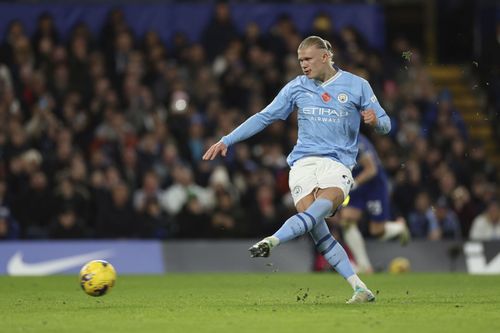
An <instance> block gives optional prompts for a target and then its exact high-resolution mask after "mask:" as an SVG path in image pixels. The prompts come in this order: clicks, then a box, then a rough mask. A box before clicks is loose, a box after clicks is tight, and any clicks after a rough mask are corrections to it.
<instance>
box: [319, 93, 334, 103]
mask: <svg viewBox="0 0 500 333" xmlns="http://www.w3.org/2000/svg"><path fill="white" fill-rule="evenodd" d="M321 98H323V101H325V102H329V101H330V100H331V99H332V98H331V97H330V95H328V93H326V92H325V93H323V95H321Z"/></svg>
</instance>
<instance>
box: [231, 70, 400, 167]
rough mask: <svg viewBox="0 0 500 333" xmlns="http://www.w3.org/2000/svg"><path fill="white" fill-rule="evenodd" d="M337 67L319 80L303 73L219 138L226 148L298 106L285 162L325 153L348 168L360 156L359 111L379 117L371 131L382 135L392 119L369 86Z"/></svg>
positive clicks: (387, 130) (289, 163)
mask: <svg viewBox="0 0 500 333" xmlns="http://www.w3.org/2000/svg"><path fill="white" fill-rule="evenodd" d="M336 69H337V73H336V74H335V75H334V76H333V77H332V78H331V79H330V80H328V81H326V82H324V83H320V82H318V81H316V80H312V79H308V78H307V77H306V76H305V75H301V76H298V77H296V78H295V79H294V80H292V81H290V82H289V83H288V84H287V85H286V86H285V87H283V89H281V91H280V92H279V94H278V95H277V96H276V98H275V99H274V100H273V101H272V102H271V104H269V105H268V106H267V107H266V108H265V109H264V110H262V111H261V112H259V113H257V114H255V115H253V116H252V117H250V118H248V119H247V120H246V121H245V122H244V123H242V124H241V125H240V126H239V127H237V128H236V129H235V130H234V131H232V132H231V133H230V134H229V135H226V136H224V137H223V138H222V141H223V142H224V144H226V145H227V146H230V145H232V144H234V143H236V142H239V141H242V140H245V139H247V138H249V137H251V136H252V135H254V134H256V133H258V132H260V131H261V130H263V129H264V128H265V127H266V126H268V125H269V124H271V123H272V122H274V121H276V120H278V119H282V120H285V119H286V118H287V117H288V116H289V115H290V113H292V112H293V111H294V109H295V107H296V108H297V109H298V114H297V117H298V140H297V144H296V145H295V146H294V148H293V150H292V152H291V153H290V155H288V158H287V162H288V165H290V166H292V165H293V164H294V163H295V161H297V160H299V159H301V158H303V157H306V156H325V157H329V158H331V159H333V160H335V161H338V162H340V163H342V164H344V165H345V166H347V167H348V168H350V169H352V168H353V167H354V165H355V164H356V155H357V154H358V147H357V145H358V134H359V126H360V121H361V113H360V112H361V111H363V110H366V109H373V110H374V111H375V113H376V115H377V117H378V125H377V127H376V128H375V130H376V131H377V132H378V133H382V134H386V133H388V132H389V131H390V129H391V123H390V119H389V117H388V116H387V114H386V113H385V111H384V109H383V108H382V107H381V106H380V104H379V102H378V100H377V98H376V97H375V94H374V93H373V90H372V88H371V87H370V84H369V83H368V82H367V81H366V80H365V79H362V78H360V77H359V76H356V75H354V74H351V73H349V72H345V71H342V70H340V69H339V68H336Z"/></svg>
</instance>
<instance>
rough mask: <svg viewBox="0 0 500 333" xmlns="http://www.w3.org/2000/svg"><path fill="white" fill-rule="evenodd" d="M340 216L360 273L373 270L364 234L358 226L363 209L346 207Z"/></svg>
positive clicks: (345, 238) (346, 239)
mask: <svg viewBox="0 0 500 333" xmlns="http://www.w3.org/2000/svg"><path fill="white" fill-rule="evenodd" d="M340 216H341V221H340V224H341V227H342V231H343V234H344V241H345V243H346V244H347V246H348V247H349V249H350V250H351V252H352V254H353V256H354V259H355V260H356V264H357V266H358V267H357V268H358V273H359V272H363V273H371V272H373V268H372V265H371V263H370V259H369V257H368V253H367V252H366V247H365V241H364V239H363V235H362V234H361V231H359V228H358V223H359V221H360V220H361V217H362V211H361V210H359V209H357V208H354V207H344V208H342V210H341V211H340Z"/></svg>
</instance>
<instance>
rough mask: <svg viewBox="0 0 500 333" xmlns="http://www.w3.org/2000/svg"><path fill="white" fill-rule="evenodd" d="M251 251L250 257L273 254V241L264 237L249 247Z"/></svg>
mask: <svg viewBox="0 0 500 333" xmlns="http://www.w3.org/2000/svg"><path fill="white" fill-rule="evenodd" d="M248 251H250V257H251V258H256V257H269V255H270V254H271V243H270V242H269V240H267V239H266V238H264V239H263V240H261V241H260V242H258V243H255V244H254V245H253V246H252V247H251V248H249V249H248Z"/></svg>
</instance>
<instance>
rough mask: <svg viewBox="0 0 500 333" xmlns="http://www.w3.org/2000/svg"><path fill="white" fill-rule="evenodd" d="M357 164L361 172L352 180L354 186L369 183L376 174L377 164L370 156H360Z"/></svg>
mask: <svg viewBox="0 0 500 333" xmlns="http://www.w3.org/2000/svg"><path fill="white" fill-rule="evenodd" d="M358 163H359V164H360V165H361V166H362V171H361V172H360V173H359V174H358V175H357V176H356V178H355V179H354V183H355V184H356V186H359V185H362V184H364V183H366V182H368V181H370V179H372V178H373V177H375V175H376V174H377V172H378V168H377V163H376V162H375V159H374V158H373V156H372V155H371V154H363V155H361V157H360V159H359V161H358Z"/></svg>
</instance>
